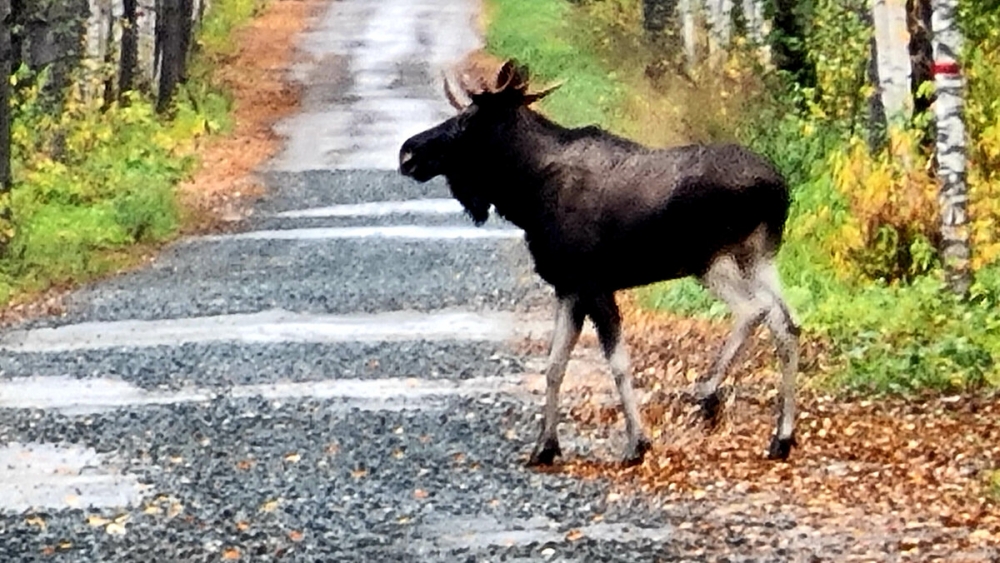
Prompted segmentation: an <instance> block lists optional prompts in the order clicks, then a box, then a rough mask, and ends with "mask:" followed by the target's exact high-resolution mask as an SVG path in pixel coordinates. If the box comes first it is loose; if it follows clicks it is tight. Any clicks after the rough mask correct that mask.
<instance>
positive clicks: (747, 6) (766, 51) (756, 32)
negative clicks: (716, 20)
mask: <svg viewBox="0 0 1000 563" xmlns="http://www.w3.org/2000/svg"><path fill="white" fill-rule="evenodd" d="M742 2H743V17H744V19H746V22H747V36H748V38H749V39H750V41H751V42H752V43H753V44H754V45H755V46H756V47H757V53H758V56H759V57H760V61H761V62H762V63H764V64H768V63H770V62H771V46H770V45H768V44H767V41H766V39H767V35H768V33H770V26H769V25H768V22H767V20H766V19H764V0H742Z"/></svg>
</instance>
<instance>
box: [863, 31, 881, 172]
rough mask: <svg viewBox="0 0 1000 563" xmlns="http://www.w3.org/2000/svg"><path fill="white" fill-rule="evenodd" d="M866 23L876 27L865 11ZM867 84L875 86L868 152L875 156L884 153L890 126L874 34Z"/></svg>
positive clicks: (870, 49) (869, 41) (869, 121)
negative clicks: (883, 95)
mask: <svg viewBox="0 0 1000 563" xmlns="http://www.w3.org/2000/svg"><path fill="white" fill-rule="evenodd" d="M861 17H862V19H863V20H864V23H865V24H866V25H868V26H873V25H874V22H873V20H874V16H873V14H872V12H871V11H864V12H863V13H862V15H861ZM866 66H867V73H866V74H867V78H868V80H867V83H868V84H871V85H873V86H875V88H874V91H873V92H872V93H871V95H870V96H868V150H870V151H871V152H872V153H873V154H876V153H878V152H880V151H882V150H883V149H884V148H885V147H886V145H887V143H888V139H887V138H886V128H887V127H888V124H887V123H886V118H885V105H883V103H882V93H881V89H880V88H879V84H881V80H879V67H878V45H877V44H876V40H875V35H874V34H873V35H872V36H871V38H870V39H869V40H868V62H867V65H866Z"/></svg>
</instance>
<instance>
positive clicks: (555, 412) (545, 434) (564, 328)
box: [528, 295, 584, 466]
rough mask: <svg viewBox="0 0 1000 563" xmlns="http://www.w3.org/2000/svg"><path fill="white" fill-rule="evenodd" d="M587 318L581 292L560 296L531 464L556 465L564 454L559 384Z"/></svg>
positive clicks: (529, 463)
mask: <svg viewBox="0 0 1000 563" xmlns="http://www.w3.org/2000/svg"><path fill="white" fill-rule="evenodd" d="M583 320H584V312H583V310H582V307H581V304H580V299H579V298H578V297H577V296H575V295H571V296H566V297H560V298H559V304H558V306H557V310H556V322H555V330H554V332H553V334H552V345H551V349H550V351H549V362H548V367H547V368H546V370H545V410H544V412H543V420H542V430H541V433H540V434H539V436H538V443H536V444H535V450H534V451H533V452H532V454H531V458H530V459H529V460H528V465H529V466H536V465H552V462H553V461H554V460H555V458H556V456H559V455H562V449H561V448H560V447H559V434H558V430H557V429H558V426H559V387H560V386H561V385H562V380H563V376H564V375H565V374H566V366H567V364H569V356H570V353H571V352H572V351H573V348H574V347H575V346H576V342H577V340H579V338H580V331H581V329H582V328H583Z"/></svg>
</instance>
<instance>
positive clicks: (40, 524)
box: [24, 516, 48, 531]
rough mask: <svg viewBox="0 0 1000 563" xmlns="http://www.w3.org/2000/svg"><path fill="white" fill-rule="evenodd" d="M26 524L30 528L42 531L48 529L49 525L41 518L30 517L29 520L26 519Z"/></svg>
mask: <svg viewBox="0 0 1000 563" xmlns="http://www.w3.org/2000/svg"><path fill="white" fill-rule="evenodd" d="M24 523H25V524H27V525H29V526H35V527H37V528H40V529H41V530H42V531H44V530H45V529H46V528H48V524H46V523H45V520H42V518H41V517H40V516H30V517H28V518H25V519H24Z"/></svg>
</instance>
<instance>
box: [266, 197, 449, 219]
mask: <svg viewBox="0 0 1000 563" xmlns="http://www.w3.org/2000/svg"><path fill="white" fill-rule="evenodd" d="M463 212H464V208H463V207H462V204H460V203H458V201H457V200H455V199H410V200H397V201H371V202H366V203H348V204H342V205H331V206H329V207H316V208H312V209H300V210H294V211H284V212H282V213H275V215H274V216H275V217H280V218H282V219H315V218H325V217H384V216H386V215H397V214H407V213H408V214H421V215H452V214H459V213H463Z"/></svg>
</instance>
